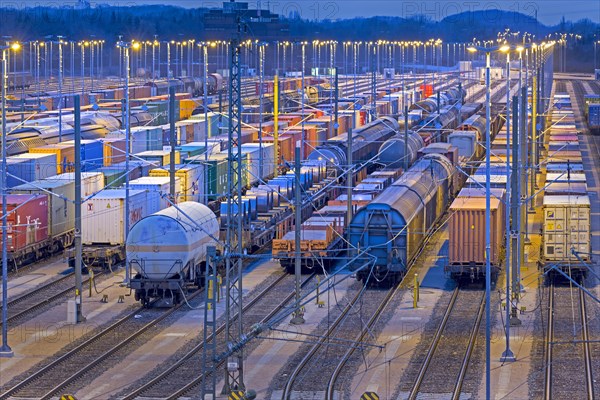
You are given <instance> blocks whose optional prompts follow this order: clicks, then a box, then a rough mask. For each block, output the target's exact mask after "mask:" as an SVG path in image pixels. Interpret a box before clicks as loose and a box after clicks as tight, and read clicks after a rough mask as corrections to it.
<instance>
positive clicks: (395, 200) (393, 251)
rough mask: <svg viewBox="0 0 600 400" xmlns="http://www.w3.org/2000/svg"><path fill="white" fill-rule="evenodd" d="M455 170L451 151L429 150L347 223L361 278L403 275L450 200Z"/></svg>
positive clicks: (366, 280) (386, 278)
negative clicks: (432, 151) (448, 157)
mask: <svg viewBox="0 0 600 400" xmlns="http://www.w3.org/2000/svg"><path fill="white" fill-rule="evenodd" d="M454 173H456V169H455V167H454V166H453V165H452V163H451V162H450V160H448V159H447V158H446V157H444V156H442V155H439V154H428V155H426V156H424V157H423V158H421V159H420V160H419V161H417V162H416V163H415V164H414V165H413V166H412V167H411V168H410V169H409V170H408V171H406V172H405V173H404V175H402V176H401V177H400V178H399V179H398V180H397V181H396V182H394V183H393V184H392V185H391V186H390V187H388V188H387V189H386V190H384V191H383V192H381V193H380V194H379V196H377V197H376V198H375V199H374V200H373V201H372V202H370V203H369V204H368V205H367V206H365V207H363V208H362V209H360V210H359V211H358V212H357V213H356V215H355V216H354V218H352V221H351V222H350V224H349V226H348V241H349V248H348V251H349V256H350V257H351V258H352V259H353V260H354V262H353V264H352V266H351V267H352V268H353V269H354V270H356V276H357V279H359V280H361V281H363V282H364V283H365V284H377V283H393V282H397V281H399V279H401V277H402V276H403V275H404V274H405V273H406V271H407V270H408V268H409V267H410V264H411V262H412V261H413V260H414V259H415V258H416V257H417V256H418V254H419V252H420V249H422V246H423V243H424V241H425V240H426V238H427V237H428V236H429V235H430V234H431V232H432V231H433V230H434V229H435V228H436V226H437V222H438V220H439V219H440V217H441V216H442V214H443V213H444V212H445V210H446V207H447V206H448V205H449V204H450V200H451V199H452V197H453V193H454V191H455V190H456V188H454V187H452V180H451V179H449V178H450V177H451V176H452V175H453V174H454Z"/></svg>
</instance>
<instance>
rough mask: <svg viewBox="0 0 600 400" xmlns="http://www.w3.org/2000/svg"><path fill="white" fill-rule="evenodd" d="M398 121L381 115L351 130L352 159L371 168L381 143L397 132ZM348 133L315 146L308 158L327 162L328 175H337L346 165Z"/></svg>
mask: <svg viewBox="0 0 600 400" xmlns="http://www.w3.org/2000/svg"><path fill="white" fill-rule="evenodd" d="M398 129H399V125H398V122H397V121H396V120H395V119H393V118H391V117H381V118H379V119H377V120H375V121H373V122H371V123H369V124H366V125H364V126H362V127H360V128H358V129H355V130H354V131H353V132H352V161H353V162H354V163H357V164H359V163H366V164H368V165H367V169H371V170H372V169H373V168H374V163H372V162H369V161H374V160H373V158H374V157H375V156H376V155H377V153H378V151H379V147H380V146H381V143H382V142H384V141H386V140H387V139H389V138H391V137H392V136H393V135H394V134H396V133H398ZM347 154H348V133H342V134H340V135H338V136H335V137H332V138H331V139H329V140H328V141H327V142H326V143H324V144H322V145H320V146H317V147H316V149H315V151H313V152H312V153H311V154H310V155H309V156H308V159H309V160H324V161H326V162H327V167H328V171H329V176H339V175H340V174H341V172H342V168H344V166H346V165H348V160H347Z"/></svg>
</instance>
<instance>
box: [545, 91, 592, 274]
mask: <svg viewBox="0 0 600 400" xmlns="http://www.w3.org/2000/svg"><path fill="white" fill-rule="evenodd" d="M554 97H555V99H554V102H555V103H556V102H557V101H559V102H560V104H561V107H560V109H559V110H558V109H555V110H553V111H552V115H551V118H552V122H553V125H552V126H551V127H550V129H549V133H548V134H547V136H549V137H548V138H547V141H546V143H547V146H548V147H549V150H548V157H547V161H550V162H549V163H548V164H547V165H548V167H547V171H546V172H547V174H546V182H545V184H544V188H545V193H544V200H543V213H544V220H543V225H542V234H543V238H542V248H541V257H540V261H539V267H540V268H541V269H543V270H544V271H545V272H548V271H550V272H551V273H553V272H554V271H553V269H559V270H561V271H563V272H564V273H566V274H569V275H571V274H575V273H586V271H587V270H588V268H589V266H590V264H591V261H592V260H591V209H590V199H589V197H588V195H587V182H586V176H585V174H583V173H582V172H583V170H582V168H581V163H580V160H581V153H580V146H579V139H578V136H577V130H576V126H575V114H574V112H573V108H572V105H571V99H570V97H569V95H568V94H566V93H555V96H554ZM596 106H598V104H589V111H588V118H591V116H592V114H593V113H594V108H595V107H596ZM598 111H600V108H598ZM591 128H592V126H590V129H591ZM554 161H555V162H554Z"/></svg>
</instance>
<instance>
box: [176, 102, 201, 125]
mask: <svg viewBox="0 0 600 400" xmlns="http://www.w3.org/2000/svg"><path fill="white" fill-rule="evenodd" d="M199 105H200V102H199V101H196V100H193V99H181V100H179V119H180V120H182V119H188V118H189V117H190V116H191V115H192V112H193V111H194V110H195V109H196V107H198V106H199Z"/></svg>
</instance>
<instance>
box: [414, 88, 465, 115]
mask: <svg viewBox="0 0 600 400" xmlns="http://www.w3.org/2000/svg"><path fill="white" fill-rule="evenodd" d="M466 95H467V92H466V91H465V90H464V89H463V88H462V87H461V86H460V85H459V86H458V87H455V88H451V89H448V90H446V91H443V92H438V93H437V94H434V95H431V96H429V97H427V98H426V99H424V100H421V101H418V102H416V103H414V104H413V105H411V106H410V107H409V109H408V110H409V111H417V110H419V111H422V112H423V114H424V115H423V117H426V116H427V115H429V114H433V113H435V112H438V111H440V110H441V109H442V107H445V106H453V105H454V106H457V105H458V106H459V105H461V104H463V103H464V100H465V96H466Z"/></svg>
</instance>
